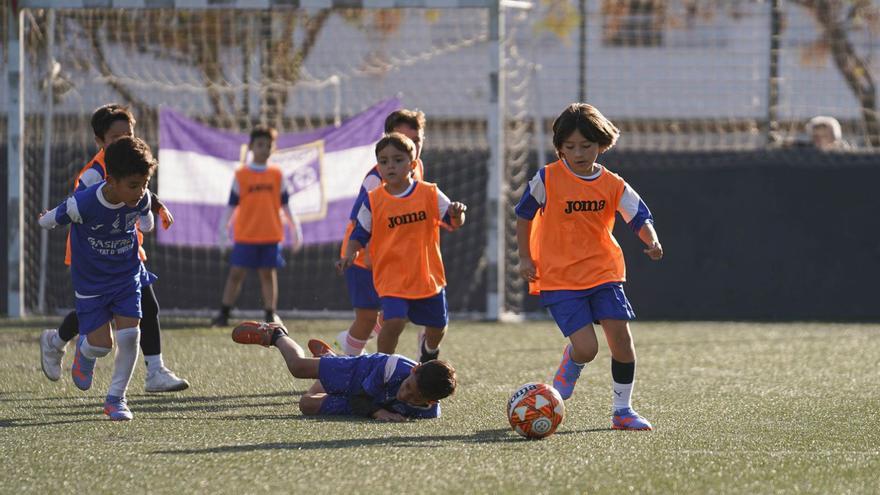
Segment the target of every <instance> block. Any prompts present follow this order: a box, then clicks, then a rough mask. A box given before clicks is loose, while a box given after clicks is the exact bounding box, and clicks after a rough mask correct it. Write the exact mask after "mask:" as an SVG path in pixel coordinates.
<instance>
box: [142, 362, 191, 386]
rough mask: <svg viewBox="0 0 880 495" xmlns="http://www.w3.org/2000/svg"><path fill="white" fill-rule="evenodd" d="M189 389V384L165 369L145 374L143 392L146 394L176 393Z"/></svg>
mask: <svg viewBox="0 0 880 495" xmlns="http://www.w3.org/2000/svg"><path fill="white" fill-rule="evenodd" d="M188 388H189V382H188V381H186V380H184V379H183V378H180V377H178V376H177V375H175V374H174V372H173V371H171V370H169V369H168V368H166V367H164V366H163V367H161V368H159V370H158V371H154V372H152V373H150V372H148V373H147V380H146V382H145V383H144V390H146V391H147V392H178V391H180V390H186V389H188Z"/></svg>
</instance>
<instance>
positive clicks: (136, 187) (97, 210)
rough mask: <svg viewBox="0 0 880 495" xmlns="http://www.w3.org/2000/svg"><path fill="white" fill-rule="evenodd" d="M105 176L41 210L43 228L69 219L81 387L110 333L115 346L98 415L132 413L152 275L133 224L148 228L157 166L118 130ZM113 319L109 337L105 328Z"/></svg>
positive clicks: (87, 384)
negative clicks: (132, 385) (129, 393)
mask: <svg viewBox="0 0 880 495" xmlns="http://www.w3.org/2000/svg"><path fill="white" fill-rule="evenodd" d="M105 162H106V165H107V179H106V180H105V181H102V182H99V183H98V184H95V185H92V186H90V187H88V188H86V189H85V190H82V191H79V192H76V193H75V194H74V195H73V196H71V197H69V198H67V199H66V200H65V201H64V202H62V203H61V204H60V205H58V206H57V207H56V208H55V209H53V210H51V211H48V212H45V213H44V214H43V215H42V216H40V220H39V223H40V226H41V227H43V228H46V229H51V228H54V227H55V226H57V225H67V224H70V225H71V228H70V247H71V254H72V256H73V258H74V259H76V263H73V264H72V265H71V269H70V274H71V277H72V279H73V288H74V291H75V296H76V313H77V316H78V319H79V333H80V336H79V338H78V339H77V343H76V355H75V357H74V361H73V368H72V370H71V374H72V376H73V382H74V384H75V385H76V386H77V387H78V388H79V389H81V390H88V389H89V388H91V386H92V376H93V372H94V368H95V360H96V359H97V358H99V357H103V356H106V355H107V354H109V353H110V351H111V350H112V348H113V341H114V340H116V346H117V352H116V360H115V363H114V367H113V376H112V379H111V383H110V390H109V391H108V392H107V398H106V400H105V402H104V414H106V415H107V416H109V417H110V419H112V420H130V419H132V417H133V416H132V414H131V411H130V410H129V408H128V405H127V403H126V398H125V392H126V390H127V388H128V383H129V382H130V381H131V375H132V372H133V370H134V365H135V362H136V361H137V357H138V341H139V339H140V329H139V324H140V318H141V316H142V313H141V286H142V284H144V283H149V282H151V281H152V280H154V279H155V275H153V274H152V273H150V272H148V271H147V270H146V268H145V267H144V265H143V262H142V261H141V260H140V258H139V256H138V239H137V230H136V225H138V224H139V228H140V230H141V231H143V232H149V231H151V230H153V226H154V219H153V213H152V212H151V211H150V195H149V194H147V184H149V182H150V178H151V177H152V175H153V172H154V171H155V169H156V161H155V160H154V159H153V155H152V153H151V152H150V148H149V146H147V144H146V143H144V142H143V141H142V140H140V139H137V138H132V137H123V138H120V139H118V140H117V141H115V142H114V143H113V144H111V145H110V146H108V147H107V149H106V152H105ZM111 320H113V321H115V327H116V332H115V339H114V335H113V334H112V333H111V331H110V330H111V325H110V322H111Z"/></svg>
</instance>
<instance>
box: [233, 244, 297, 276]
mask: <svg viewBox="0 0 880 495" xmlns="http://www.w3.org/2000/svg"><path fill="white" fill-rule="evenodd" d="M229 264H230V265H232V266H239V267H242V268H253V269H257V268H281V267H283V266H284V258H283V257H282V256H281V244H279V243H271V244H242V243H239V242H236V243H235V245H234V246H233V247H232V256H231V257H230V258H229Z"/></svg>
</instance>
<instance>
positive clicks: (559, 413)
mask: <svg viewBox="0 0 880 495" xmlns="http://www.w3.org/2000/svg"><path fill="white" fill-rule="evenodd" d="M564 417H565V403H564V402H563V401H562V396H561V395H559V391H557V390H556V389H555V388H553V387H551V386H550V385H545V384H543V383H526V384H525V385H523V386H522V387H520V388H518V389H517V390H516V392H514V393H513V395H511V396H510V399H509V400H508V401H507V419H508V421H510V426H511V428H513V431H515V432H517V433H519V434H520V435H522V436H524V437H526V438H544V437H548V436H550V435H552V434H553V432H554V431H556V428H557V427H558V426H559V425H560V424H562V419H563V418H564Z"/></svg>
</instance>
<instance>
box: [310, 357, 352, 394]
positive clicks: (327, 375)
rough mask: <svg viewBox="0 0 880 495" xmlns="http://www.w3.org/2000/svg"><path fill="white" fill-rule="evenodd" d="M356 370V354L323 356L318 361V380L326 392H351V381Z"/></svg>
mask: <svg viewBox="0 0 880 495" xmlns="http://www.w3.org/2000/svg"><path fill="white" fill-rule="evenodd" d="M357 371H358V357H357V356H324V357H322V358H321V360H320V361H318V380H319V381H320V382H321V386H322V387H324V391H325V392H327V393H328V394H343V395H347V394H349V393H351V381H352V380H353V379H354V377H355V374H356V373H357ZM358 386H360V384H358Z"/></svg>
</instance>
